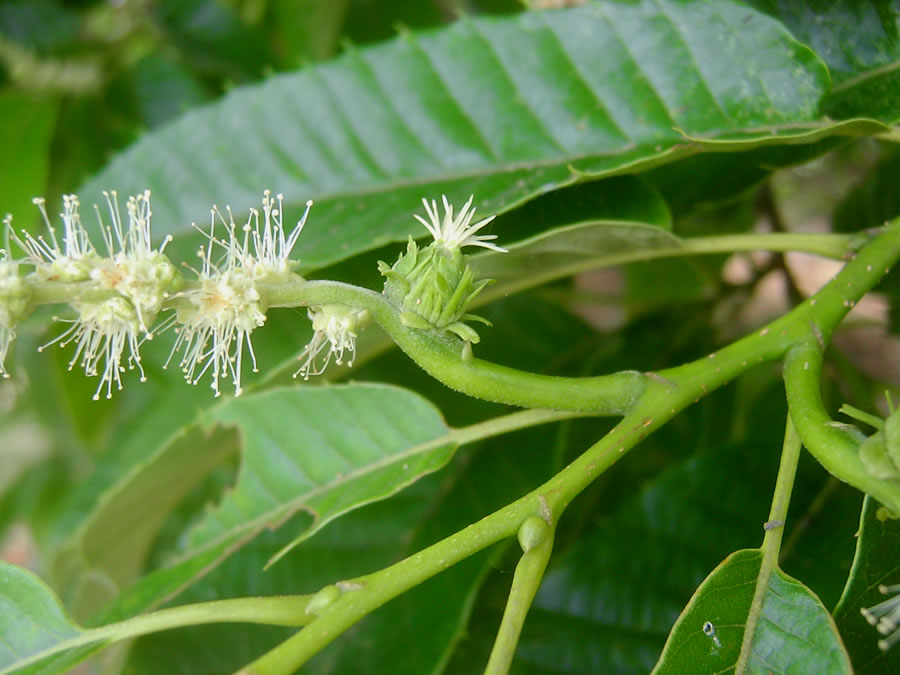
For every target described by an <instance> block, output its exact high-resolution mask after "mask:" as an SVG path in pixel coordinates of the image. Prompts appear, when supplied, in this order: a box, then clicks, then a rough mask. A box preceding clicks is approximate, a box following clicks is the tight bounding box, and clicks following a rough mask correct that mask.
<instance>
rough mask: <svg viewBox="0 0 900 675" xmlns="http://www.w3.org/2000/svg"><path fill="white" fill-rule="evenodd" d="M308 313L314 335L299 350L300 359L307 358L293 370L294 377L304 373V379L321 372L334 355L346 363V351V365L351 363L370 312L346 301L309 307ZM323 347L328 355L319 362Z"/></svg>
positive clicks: (338, 361) (337, 359)
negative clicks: (297, 368) (301, 350)
mask: <svg viewBox="0 0 900 675" xmlns="http://www.w3.org/2000/svg"><path fill="white" fill-rule="evenodd" d="M307 314H308V315H309V319H310V321H312V328H313V336H312V339H311V340H310V341H309V344H307V345H306V348H305V349H304V350H303V353H302V354H300V359H301V360H302V359H303V358H304V357H306V360H305V361H303V365H302V366H300V369H299V370H298V371H297V372H296V373H294V377H297V376H298V375H301V376H302V377H303V379H304V380H308V379H309V377H310V375H321V374H322V373H324V372H325V369H326V368H327V367H328V364H329V363H331V357H332V356H333V357H335V363H336V364H337V365H339V366H340V365H341V364H343V362H344V354H345V353H346V354H349V355H350V358H349V359H348V360H347V365H348V366H352V365H353V359H354V356H355V354H356V336H357V333H358V332H359V330H361V329H362V328H364V327H365V325H366V324H367V323H368V322H369V312H368V311H367V310H365V309H353V308H352V307H345V306H344V305H322V306H321V307H310V308H309V310H308V312H307ZM323 351H324V352H325V356H324V357H323V358H322V359H321V362H320V363H319V365H316V362H317V360H318V359H319V356H320V354H321V353H322V352H323Z"/></svg>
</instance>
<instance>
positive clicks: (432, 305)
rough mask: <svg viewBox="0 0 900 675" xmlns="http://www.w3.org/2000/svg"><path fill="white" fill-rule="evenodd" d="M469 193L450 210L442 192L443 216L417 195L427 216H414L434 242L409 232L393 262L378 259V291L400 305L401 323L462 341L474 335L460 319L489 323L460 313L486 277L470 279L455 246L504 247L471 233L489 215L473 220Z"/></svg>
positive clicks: (498, 249) (473, 338) (433, 204)
mask: <svg viewBox="0 0 900 675" xmlns="http://www.w3.org/2000/svg"><path fill="white" fill-rule="evenodd" d="M472 200H473V197H469V200H468V201H467V202H466V203H465V204H464V205H463V207H462V209H460V211H459V213H458V214H456V215H454V209H453V206H451V205H450V202H449V201H448V200H447V197H446V196H444V197H443V203H444V217H443V219H441V217H440V213H439V211H438V205H437V202H436V201H432V202H431V203H429V202H428V200H426V199H423V200H422V203H423V204H424V205H425V212H426V214H427V215H428V220H425V219H424V218H422V217H421V216H419V215H416V216H415V218H416V219H417V220H418V221H419V222H420V223H422V225H424V226H425V228H426V229H427V230H428V232H429V233H431V236H432V237H433V238H434V241H433V242H432V243H431V244H429V245H428V246H426V247H424V248H421V249H420V248H419V246H418V245H417V244H416V242H415V241H414V240H413V238H412V237H410V238H409V243H408V245H407V248H406V253H405V254H402V255H401V256H400V257H399V258H398V259H397V262H395V263H394V264H393V266H390V265H388V264H387V263H384V262H379V263H378V269H379V271H380V272H381V274H382V275H383V276H384V277H385V282H384V294H385V296H387V298H388V299H389V300H390V301H391V302H392V303H393V304H394V305H395V306H396V307H398V308H399V309H400V310H401V312H402V313H401V319H402V320H403V323H404V324H406V325H407V326H410V327H412V328H418V329H421V330H438V331H446V332H449V333H453V334H455V335H457V336H458V337H460V338H462V339H463V340H464V341H465V342H468V343H477V342H478V341H479V340H480V338H479V336H478V333H476V332H475V330H474V329H473V328H472V327H471V326H469V325H467V324H466V323H464V321H480V322H482V323H484V324H487V325H490V322H488V321H487V319H484V318H482V317H479V316H476V315H474V314H468V313H466V308H467V307H468V306H469V304H470V303H471V302H472V300H474V299H475V297H476V296H478V294H479V293H481V291H483V290H484V288H485V286H487V285H488V284H490V283H492V280H491V279H481V280H478V281H476V280H475V274H474V272H473V271H472V268H471V267H469V265H468V264H467V263H466V260H465V257H464V256H463V254H462V252H461V251H460V249H461V248H463V247H464V246H479V247H481V248H487V249H490V250H492V251H496V252H498V253H506V249H504V248H501V247H499V246H497V245H496V244H494V243H492V240H493V239H495V238H496V235H493V234H477V233H478V232H479V231H480V230H481V229H482V228H483V227H484V226H485V225H487V224H488V223H490V222H491V221H493V219H494V216H491V217H490V218H485V219H483V220H480V221H478V222H477V223H475V224H474V225H473V224H472V219H473V218H474V216H475V209H474V208H473V207H472Z"/></svg>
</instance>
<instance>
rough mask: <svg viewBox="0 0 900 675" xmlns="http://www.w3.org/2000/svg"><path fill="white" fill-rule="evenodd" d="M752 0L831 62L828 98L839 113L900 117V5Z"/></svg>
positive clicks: (873, 0) (865, 0) (829, 107)
mask: <svg viewBox="0 0 900 675" xmlns="http://www.w3.org/2000/svg"><path fill="white" fill-rule="evenodd" d="M748 4H750V5H753V6H754V7H757V8H758V9H760V10H762V11H764V12H767V13H768V14H771V15H772V16H775V17H777V18H778V19H780V20H781V21H782V22H783V23H784V24H785V25H786V26H787V27H788V28H789V29H790V30H791V32H792V33H793V34H794V35H795V36H796V37H797V39H798V40H801V41H802V42H805V43H806V44H808V45H809V46H810V47H812V48H813V50H815V52H816V53H817V54H818V55H819V56H821V57H822V60H823V61H825V63H827V64H828V68H829V70H830V71H831V75H832V78H833V80H834V87H833V89H832V90H831V93H830V94H829V96H828V97H827V98H826V99H825V100H824V102H823V103H824V108H825V111H826V112H827V113H828V114H829V115H831V116H833V117H836V118H839V119H846V118H848V117H853V116H859V115H862V116H866V117H875V118H877V119H881V120H884V121H886V122H892V121H895V120H897V119H898V118H900V94H898V91H900V90H898V85H900V34H898V26H900V6H898V5H897V3H896V2H891V1H889V0H841V1H840V2H834V1H832V2H818V3H809V2H792V1H791V0H751V1H750V2H749V3H748Z"/></svg>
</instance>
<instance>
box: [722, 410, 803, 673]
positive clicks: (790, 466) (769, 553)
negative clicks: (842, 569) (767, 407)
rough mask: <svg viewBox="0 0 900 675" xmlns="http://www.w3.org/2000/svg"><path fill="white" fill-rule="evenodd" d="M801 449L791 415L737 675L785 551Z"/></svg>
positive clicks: (747, 656) (743, 669)
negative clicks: (770, 584)
mask: <svg viewBox="0 0 900 675" xmlns="http://www.w3.org/2000/svg"><path fill="white" fill-rule="evenodd" d="M801 449H802V444H801V443H800V437H799V436H798V435H797V432H796V431H795V429H794V426H793V424H792V423H791V415H790V414H788V418H787V424H786V426H785V430H784V445H783V446H782V450H781V463H780V465H779V467H778V478H776V479H775V493H774V494H773V495H772V506H771V508H770V510H769V520H768V522H766V525H765V528H766V533H765V536H764V537H763V544H762V554H763V556H762V561H761V562H760V567H759V575H758V576H757V578H756V589H755V591H754V593H753V600H752V602H751V603H750V611H749V613H748V615H747V621H746V628H745V629H744V639H743V641H742V642H741V651H740V655H739V656H738V660H737V663H736V664H735V667H734V672H735V675H740V674H742V673H745V672H746V671H747V664H748V663H749V662H750V656H751V653H752V650H753V639H754V637H755V636H756V628H755V627H756V624H757V623H758V621H759V619H760V617H761V616H762V611H763V605H764V604H765V599H766V593H767V592H768V590H769V580H770V579H771V578H772V574H773V573H774V572H775V570H776V569H777V568H778V554H779V551H780V550H781V540H782V537H783V536H784V523H785V521H786V520H787V512H788V506H789V505H790V503H791V492H792V491H793V489H794V478H795V476H796V475H797V463H798V462H799V461H800V450H801Z"/></svg>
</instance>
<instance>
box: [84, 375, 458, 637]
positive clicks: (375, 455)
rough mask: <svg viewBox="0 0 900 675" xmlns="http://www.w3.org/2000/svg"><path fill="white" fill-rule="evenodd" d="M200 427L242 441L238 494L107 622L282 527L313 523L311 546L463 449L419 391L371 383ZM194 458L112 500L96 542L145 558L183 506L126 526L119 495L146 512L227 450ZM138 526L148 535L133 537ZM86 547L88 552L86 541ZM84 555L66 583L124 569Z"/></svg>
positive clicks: (103, 508)
mask: <svg viewBox="0 0 900 675" xmlns="http://www.w3.org/2000/svg"><path fill="white" fill-rule="evenodd" d="M286 420H290V424H286V422H285V421H286ZM203 426H204V427H206V428H207V429H211V430H212V433H214V434H216V435H218V436H220V437H224V438H233V437H234V436H233V434H234V432H233V431H231V429H233V428H236V429H237V430H238V431H239V434H240V445H241V447H242V448H243V454H242V463H241V468H240V470H239V473H238V478H237V482H236V484H235V486H234V489H233V490H232V491H230V492H227V493H226V494H225V496H223V498H222V501H221V502H220V504H219V505H217V506H216V507H215V508H213V509H210V510H209V511H208V512H207V513H206V514H205V515H204V517H203V518H202V519H201V520H200V521H199V522H198V523H197V524H196V525H195V527H194V528H193V529H192V531H191V532H190V533H189V535H187V537H186V542H187V544H186V548H185V550H183V551H182V552H181V555H180V557H179V558H177V559H176V560H174V561H172V563H171V564H170V565H169V566H166V567H162V568H161V569H159V570H157V571H155V572H154V573H153V574H151V575H150V576H149V577H147V578H145V579H144V580H143V581H142V582H141V583H140V584H138V586H137V587H134V588H131V589H129V591H128V593H126V594H125V595H124V596H122V598H121V599H120V600H119V602H118V603H117V605H116V606H115V607H114V608H113V609H111V610H109V611H107V612H105V613H104V621H109V620H112V618H111V617H114V618H124V616H127V615H128V612H132V613H134V612H140V611H144V610H145V609H147V608H148V607H150V606H153V605H155V604H156V603H158V602H159V601H160V600H161V599H163V598H164V597H165V596H166V595H169V594H173V593H175V592H176V591H177V590H179V589H181V588H182V587H184V586H185V585H187V584H188V583H189V582H190V581H191V580H193V579H194V578H196V576H198V575H202V574H203V573H205V572H206V571H208V570H209V569H210V567H211V566H214V565H216V564H218V562H220V561H221V560H222V559H224V558H225V557H227V555H229V554H230V553H233V551H234V550H235V549H236V548H238V547H239V546H240V545H242V544H244V543H246V542H247V541H248V540H250V539H252V538H253V537H254V536H256V535H257V534H258V533H259V532H260V531H261V530H262V529H264V528H265V527H272V526H277V525H279V524H281V523H283V522H284V521H286V520H287V519H288V518H290V517H291V516H292V515H295V514H296V513H297V512H299V511H303V512H305V513H306V514H307V515H306V518H305V520H304V523H305V524H304V525H302V526H298V525H296V524H295V525H293V527H295V528H298V529H299V534H298V532H297V530H295V535H294V536H295V538H296V540H297V541H299V540H302V539H303V538H305V537H309V536H311V535H312V534H313V533H315V532H316V531H317V530H318V529H320V528H321V527H322V526H324V525H325V524H326V523H327V522H329V521H330V520H332V519H334V518H336V517H338V516H339V515H341V514H343V513H345V512H347V511H349V510H351V509H353V508H356V507H358V506H360V505H362V504H365V503H368V502H370V501H374V500H377V499H381V498H384V497H386V496H389V495H390V494H393V493H394V492H396V491H397V490H399V489H401V488H403V487H405V486H406V485H408V484H410V483H411V482H413V481H415V480H416V479H417V478H419V477H420V476H421V475H423V474H426V473H429V472H431V471H434V470H436V469H438V468H440V467H441V466H443V464H444V463H445V462H446V461H447V460H448V459H449V458H450V456H451V455H452V453H453V450H454V449H455V447H456V446H455V443H454V441H453V439H452V435H451V432H450V430H449V429H448V428H447V427H446V425H445V424H444V422H443V421H442V420H441V418H440V415H439V413H438V412H437V411H436V410H435V408H434V407H433V406H431V404H429V403H428V402H427V401H425V400H424V399H422V398H421V397H419V396H417V395H415V394H413V393H412V392H407V391H404V390H401V389H397V388H395V387H390V386H385V385H374V384H373V385H369V384H354V385H347V386H336V387H330V386H324V387H293V388H290V389H274V390H270V391H267V392H264V393H262V394H257V395H246V396H243V397H241V398H238V399H234V400H231V401H228V402H226V403H225V404H224V405H220V406H218V407H214V408H212V409H210V410H209V412H208V413H207V414H206V416H205V417H204V418H203ZM203 433H210V432H203V431H202V427H201V428H196V429H193V430H191V431H189V432H185V434H186V437H187V438H194V439H197V437H198V436H200V437H202V435H203ZM183 435H184V434H183ZM188 448H189V449H188V450H185V448H183V447H181V444H180V443H178V442H173V443H169V444H166V445H164V446H162V447H160V448H159V449H158V450H157V452H156V453H155V454H154V455H153V456H152V457H150V458H149V459H148V460H147V461H146V462H145V463H144V464H143V465H142V466H139V467H137V468H136V469H135V470H134V471H132V472H131V474H130V475H128V476H127V477H126V478H125V479H124V480H123V481H121V482H119V483H118V484H117V485H116V486H115V487H114V488H113V490H112V491H111V492H110V494H109V495H108V496H106V497H104V499H103V500H102V501H101V503H100V504H99V505H98V508H97V510H96V511H95V513H94V514H92V516H91V518H90V520H89V521H88V522H89V524H88V528H89V532H95V531H96V534H94V537H98V538H99V537H100V536H102V538H103V539H102V541H112V542H115V541H116V538H117V537H124V536H125V535H126V534H127V535H128V536H129V537H132V538H134V539H139V541H140V546H138V545H137V544H134V545H132V547H130V549H129V550H132V549H134V553H133V554H132V555H133V557H134V559H138V560H139V559H142V556H143V555H144V554H145V552H146V546H147V545H149V541H150V538H151V537H152V536H153V535H154V534H155V533H156V531H158V527H159V525H160V523H161V522H162V519H163V518H164V517H165V516H166V515H167V514H168V513H169V512H170V511H171V508H172V506H173V505H174V503H175V501H176V499H175V498H173V499H172V500H170V501H166V502H162V501H160V500H159V499H153V498H148V499H146V501H144V502H141V503H139V504H137V505H135V506H134V508H135V509H136V511H135V515H134V518H133V519H129V520H127V521H126V520H123V519H121V518H119V517H118V515H119V512H120V510H121V509H120V508H119V507H118V503H117V501H116V500H117V497H116V496H117V495H123V496H126V495H134V498H135V501H137V498H138V497H140V496H141V495H143V494H147V493H148V492H153V491H154V490H157V489H159V488H158V487H157V486H158V483H159V482H165V481H166V480H170V481H173V482H175V481H177V483H176V484H183V485H184V486H185V488H187V487H188V483H189V482H190V485H191V486H192V485H194V484H196V482H197V481H198V480H199V479H200V477H202V475H203V474H204V473H205V472H208V470H209V469H210V468H211V467H212V466H213V465H214V464H215V463H216V462H217V461H221V459H222V458H223V456H225V455H226V454H227V452H228V450H229V447H228V445H227V444H226V443H224V442H223V441H221V440H220V441H219V442H218V443H217V444H215V445H212V446H211V447H206V446H204V445H203V444H202V443H199V442H197V440H194V443H193V444H192V445H189V446H188ZM179 494H184V491H182V492H180V493H179ZM138 516H139V517H140V520H138ZM135 522H138V523H147V525H146V526H143V527H139V528H136V529H137V531H136V532H134V533H132V532H128V531H127V530H128V529H129V528H134V527H135ZM82 539H83V540H84V541H85V542H90V541H91V539H90V538H88V537H86V536H83V537H82ZM82 547H83V549H84V550H88V551H91V552H92V555H90V556H88V555H85V556H84V559H85V561H86V562H87V563H88V564H86V565H84V568H83V569H79V570H77V575H73V579H72V581H69V582H68V583H73V581H74V579H81V580H91V579H103V578H104V577H111V576H113V575H115V574H116V571H117V570H118V569H119V563H120V560H119V558H117V557H116V556H115V555H104V551H103V550H101V549H100V548H99V547H95V548H97V550H93V549H88V547H87V543H83V544H82ZM141 547H143V548H141ZM118 548H119V547H114V552H115V550H116V549H118ZM67 559H68V560H74V561H77V560H78V559H77V558H76V557H74V556H68V557H67ZM129 559H130V558H129ZM148 588H149V589H150V590H146V589H148ZM106 599H109V595H107V596H106ZM125 608H127V609H125Z"/></svg>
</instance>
